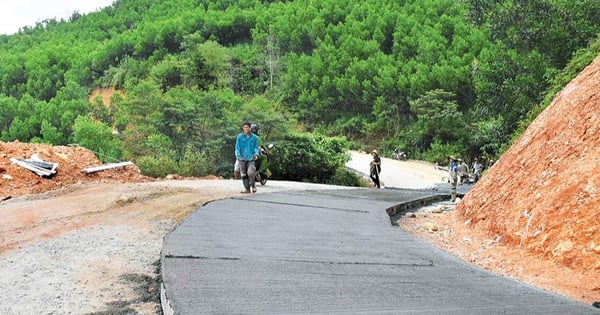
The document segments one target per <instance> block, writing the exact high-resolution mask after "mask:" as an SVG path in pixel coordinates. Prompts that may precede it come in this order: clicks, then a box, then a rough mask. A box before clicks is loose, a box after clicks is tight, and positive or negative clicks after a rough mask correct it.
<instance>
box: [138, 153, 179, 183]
mask: <svg viewBox="0 0 600 315" xmlns="http://www.w3.org/2000/svg"><path fill="white" fill-rule="evenodd" d="M135 164H136V165H137V166H138V167H139V168H140V171H141V172H142V174H143V175H145V176H150V177H156V178H159V177H165V176H167V175H169V174H176V173H177V164H176V163H175V161H174V160H173V159H172V158H169V157H167V156H151V155H145V156H142V157H139V158H138V159H136V161H135Z"/></svg>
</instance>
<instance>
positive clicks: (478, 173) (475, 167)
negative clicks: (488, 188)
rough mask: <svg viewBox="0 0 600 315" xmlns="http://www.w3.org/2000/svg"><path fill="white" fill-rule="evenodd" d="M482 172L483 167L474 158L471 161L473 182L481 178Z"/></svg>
mask: <svg viewBox="0 0 600 315" xmlns="http://www.w3.org/2000/svg"><path fill="white" fill-rule="evenodd" d="M482 171H483V165H481V163H479V159H478V158H475V160H474V161H473V180H475V182H477V181H478V180H479V178H480V177H481V172H482Z"/></svg>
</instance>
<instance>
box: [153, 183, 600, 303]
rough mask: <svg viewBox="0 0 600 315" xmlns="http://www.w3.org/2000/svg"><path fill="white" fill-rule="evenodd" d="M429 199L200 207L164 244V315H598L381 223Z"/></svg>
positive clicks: (236, 202) (269, 196)
mask: <svg viewBox="0 0 600 315" xmlns="http://www.w3.org/2000/svg"><path fill="white" fill-rule="evenodd" d="M267 185H269V183H268V184H267ZM437 193H438V192H436V191H434V190H404V189H380V190H377V189H365V188H353V189H330V190H296V191H280V192H273V193H265V192H261V191H260V188H259V193H258V194H253V195H245V196H242V195H240V196H239V197H236V198H230V199H224V200H218V201H214V202H211V203H209V204H207V205H204V206H203V207H201V208H199V209H198V211H196V212H195V213H193V214H192V215H191V216H190V217H189V218H188V219H186V220H185V221H184V222H183V223H182V224H181V225H179V226H178V227H177V228H176V229H175V230H174V231H173V232H172V233H170V234H169V235H167V236H166V238H165V241H164V246H163V252H162V258H161V263H162V265H161V268H162V280H163V290H162V302H163V309H164V312H165V314H599V313H600V312H599V310H598V309H596V308H593V307H591V306H588V305H584V304H582V303H579V302H576V301H573V300H570V299H567V298H565V297H562V296H558V295H556V294H552V293H549V292H544V291H541V290H539V289H537V288H534V287H531V286H528V285H525V284H522V283H520V282H517V281H514V280H511V279H509V278H505V277H501V276H498V275H494V274H491V273H489V272H487V271H484V270H481V269H478V268H475V267H473V266H470V265H467V264H465V263H463V262H462V261H460V260H458V259H456V258H454V257H452V256H450V255H448V254H446V253H444V252H443V251H441V250H438V249H436V248H435V247H433V246H431V245H429V244H428V243H425V242H423V241H420V240H418V239H415V238H413V237H411V236H409V235H407V234H405V233H403V232H402V231H401V230H400V229H399V228H398V227H397V226H393V225H392V224H391V223H390V218H389V216H388V214H387V212H388V211H386V210H388V209H403V208H402V207H401V206H399V205H401V204H403V203H405V202H409V201H415V200H420V199H421V198H426V197H432V196H434V197H435V196H436V194H437ZM390 212H391V211H390Z"/></svg>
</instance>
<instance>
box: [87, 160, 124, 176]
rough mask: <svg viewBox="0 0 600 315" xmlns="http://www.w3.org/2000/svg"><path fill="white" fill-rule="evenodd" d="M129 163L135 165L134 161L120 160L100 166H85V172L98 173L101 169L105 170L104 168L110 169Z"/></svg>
mask: <svg viewBox="0 0 600 315" xmlns="http://www.w3.org/2000/svg"><path fill="white" fill-rule="evenodd" d="M128 165H133V162H131V161H127V162H120V163H108V164H103V165H100V166H94V167H88V168H84V169H83V172H84V173H86V174H91V173H96V172H100V171H104V170H108V169H113V168H118V167H125V166H128Z"/></svg>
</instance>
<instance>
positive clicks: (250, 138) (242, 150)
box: [235, 121, 259, 194]
mask: <svg viewBox="0 0 600 315" xmlns="http://www.w3.org/2000/svg"><path fill="white" fill-rule="evenodd" d="M242 130H243V131H242V132H241V133H240V134H239V135H238V136H237V138H236V139H235V158H236V159H237V160H238V161H239V164H240V175H241V176H242V182H243V184H244V188H245V190H242V191H241V193H242V194H249V193H250V192H253V193H255V192H256V186H255V185H256V184H255V183H254V181H255V179H256V164H255V163H256V160H257V159H258V154H259V150H258V137H257V136H256V135H255V134H253V133H252V132H250V122H248V121H244V123H243V124H242ZM250 188H252V191H250Z"/></svg>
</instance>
